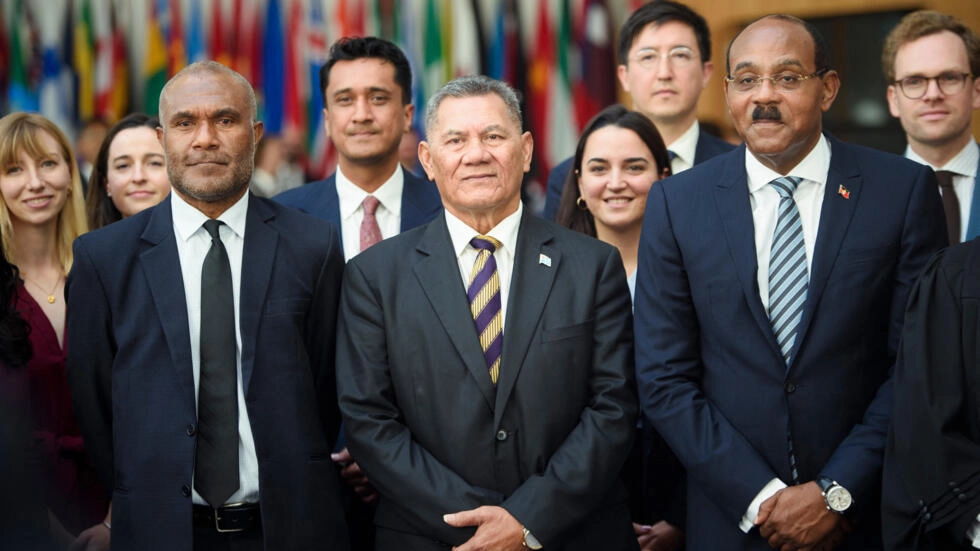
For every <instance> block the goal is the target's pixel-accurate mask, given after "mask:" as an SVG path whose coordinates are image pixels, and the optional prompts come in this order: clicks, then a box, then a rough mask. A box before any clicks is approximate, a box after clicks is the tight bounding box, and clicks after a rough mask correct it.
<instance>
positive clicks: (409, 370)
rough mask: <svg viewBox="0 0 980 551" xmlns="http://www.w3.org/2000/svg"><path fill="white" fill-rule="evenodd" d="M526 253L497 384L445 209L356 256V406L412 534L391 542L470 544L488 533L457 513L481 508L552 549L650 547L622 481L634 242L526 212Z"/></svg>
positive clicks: (397, 515) (352, 373)
mask: <svg viewBox="0 0 980 551" xmlns="http://www.w3.org/2000/svg"><path fill="white" fill-rule="evenodd" d="M514 264H515V265H514V271H513V278H512V283H511V287H510V297H509V303H508V309H507V319H506V322H505V324H506V325H505V327H504V337H503V338H504V348H503V356H502V362H501V368H500V369H501V375H500V380H499V382H498V384H497V386H496V388H495V387H494V386H493V385H492V384H491V382H490V377H489V375H488V373H487V368H486V363H485V361H484V358H483V353H482V351H481V349H480V344H479V340H478V338H477V334H476V330H475V329H474V324H473V318H472V317H471V316H470V312H469V305H468V303H467V299H466V291H465V289H464V288H463V282H462V280H461V278H460V271H459V265H458V262H457V259H456V255H455V253H454V250H453V246H452V242H451V239H450V236H449V231H448V229H447V226H446V220H445V215H440V216H439V217H437V218H436V219H435V220H434V221H432V222H430V223H429V224H427V225H425V226H422V227H419V228H416V229H415V230H412V231H409V232H406V233H402V234H400V235H398V236H396V237H393V238H391V239H388V240H385V241H382V242H381V243H379V244H378V245H375V246H374V247H371V248H370V249H368V250H367V251H365V252H364V253H361V254H360V255H358V256H357V257H355V258H354V259H352V260H351V261H350V262H349V263H348V264H347V272H346V275H345V278H346V280H345V282H344V289H343V292H342V293H341V310H340V312H341V313H340V321H339V325H340V331H339V335H338V343H337V346H338V351H337V354H338V355H337V367H338V369H337V375H338V389H339V392H340V404H341V411H342V413H343V415H344V423H345V424H346V427H347V431H348V438H349V447H350V450H351V453H352V455H353V456H354V457H357V458H358V463H359V464H360V465H361V467H362V468H364V470H365V471H366V472H367V475H368V477H369V478H370V479H371V481H372V482H373V483H374V484H375V486H376V487H377V488H378V490H379V491H380V493H381V496H382V497H381V502H380V504H379V508H378V513H377V517H376V519H375V522H376V524H377V525H378V526H379V527H380V528H381V529H387V530H389V531H395V532H398V533H403V534H405V535H406V537H404V538H402V539H400V540H399V542H398V545H392V546H391V548H392V549H394V548H400V549H406V548H409V549H440V548H443V547H444V546H445V545H460V544H462V543H463V542H464V541H466V540H467V539H469V538H470V537H471V536H472V535H473V532H474V530H473V529H472V528H469V529H463V528H453V527H451V526H449V525H447V524H445V523H444V522H443V521H442V516H443V515H444V514H446V513H454V512H458V511H463V510H467V509H473V508H476V507H479V506H481V505H500V506H503V507H504V508H506V509H507V510H508V511H509V512H510V513H511V514H512V515H513V516H514V517H515V518H516V519H517V520H518V521H519V522H521V523H522V524H524V525H525V526H526V527H527V528H528V529H529V530H530V531H531V532H532V533H533V534H534V535H535V537H537V538H538V539H539V540H540V541H541V543H543V544H544V546H545V548H546V549H582V550H585V549H600V548H601V549H631V548H635V547H636V540H635V538H634V537H633V536H632V533H631V532H632V531H631V528H630V523H629V516H628V512H627V510H626V505H625V491H624V489H623V487H622V485H621V484H620V483H619V482H618V475H619V472H620V470H621V468H622V466H623V463H624V461H625V459H626V456H627V454H628V452H629V449H630V445H631V443H632V434H633V428H634V427H635V421H636V419H635V415H636V407H637V406H636V398H635V388H634V381H633V372H632V361H631V358H630V353H631V351H632V331H631V323H632V322H631V319H630V311H631V310H630V295H629V291H628V288H627V286H626V277H625V272H624V270H623V264H622V261H621V259H620V257H619V254H618V253H617V252H616V251H615V249H613V248H612V247H610V246H609V245H606V244H604V243H601V242H599V241H597V240H595V239H592V238H589V237H586V236H584V235H582V234H578V233H574V232H572V231H570V230H567V229H564V228H560V227H558V226H557V225H555V224H553V223H551V222H547V221H544V220H541V219H539V218H536V217H534V216H532V215H530V214H528V213H527V212H525V214H524V216H523V218H522V219H521V225H520V231H519V236H518V241H517V251H516V255H515V263H514ZM549 264H550V265H549ZM379 536H380V532H379ZM379 548H380V549H385V548H386V547H385V545H384V543H383V541H382V540H381V539H379Z"/></svg>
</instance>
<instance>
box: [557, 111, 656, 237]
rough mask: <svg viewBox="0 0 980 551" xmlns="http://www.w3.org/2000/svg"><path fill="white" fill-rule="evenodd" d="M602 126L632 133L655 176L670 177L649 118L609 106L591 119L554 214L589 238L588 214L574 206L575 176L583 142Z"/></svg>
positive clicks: (591, 224) (590, 221) (579, 167)
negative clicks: (643, 148)
mask: <svg viewBox="0 0 980 551" xmlns="http://www.w3.org/2000/svg"><path fill="white" fill-rule="evenodd" d="M606 126H618V127H619V128H625V129H627V130H632V131H633V132H634V133H636V135H637V136H639V137H640V140H642V141H643V143H644V144H646V146H647V149H649V150H650V154H651V155H652V156H653V161H654V162H655V163H657V171H658V174H660V176H661V177H662V178H663V177H666V176H670V159H669V158H668V156H667V146H665V145H664V140H663V138H661V137H660V132H658V131H657V127H656V126H654V125H653V123H652V122H650V119H648V118H646V117H645V116H644V115H642V114H641V113H638V112H636V111H630V110H629V109H627V108H625V107H623V106H622V105H610V106H609V107H606V108H605V109H603V110H602V111H600V112H599V114H597V115H596V116H594V117H592V120H590V121H589V123H588V124H587V125H585V129H584V130H582V137H580V138H579V140H578V145H577V146H575V158H574V161H573V164H572V170H570V171H568V177H567V178H566V179H565V188H564V190H563V191H562V194H561V201H560V202H559V203H558V215H557V217H556V221H557V222H558V223H559V224H561V225H562V226H565V227H566V228H570V229H573V230H575V231H577V232H581V233H584V234H586V235H590V236H592V237H595V236H596V231H595V218H593V217H592V213H591V212H589V211H587V210H584V209H580V208H579V206H578V199H579V197H581V192H580V191H579V189H578V177H579V175H580V174H581V173H582V162H583V157H584V156H585V143H586V142H588V141H589V136H591V135H592V133H593V132H595V131H596V130H599V129H600V128H603V127H606Z"/></svg>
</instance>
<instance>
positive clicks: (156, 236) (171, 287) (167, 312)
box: [139, 198, 195, 408]
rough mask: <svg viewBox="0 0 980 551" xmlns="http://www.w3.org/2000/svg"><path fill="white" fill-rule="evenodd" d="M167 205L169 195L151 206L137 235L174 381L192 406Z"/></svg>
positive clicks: (183, 302)
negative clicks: (140, 243)
mask: <svg viewBox="0 0 980 551" xmlns="http://www.w3.org/2000/svg"><path fill="white" fill-rule="evenodd" d="M170 209H171V207H170V198H167V199H165V200H164V201H163V202H162V203H160V205H159V206H157V207H156V208H155V209H153V212H152V214H151V215H150V220H149V223H147V225H146V228H145V229H144V230H143V234H142V235H141V236H140V237H141V239H142V240H143V242H144V243H145V244H146V245H147V248H146V249H145V250H144V251H143V252H142V253H140V257H139V258H140V264H141V265H142V268H143V274H144V275H145V276H146V280H147V284H148V287H149V289H150V295H151V296H152V297H153V304H154V306H156V309H157V313H158V315H159V317H160V325H161V326H162V327H163V334H164V336H165V337H166V340H167V349H168V350H169V351H170V360H171V364H172V365H173V367H174V371H175V372H176V377H177V382H178V384H179V385H180V387H181V389H183V392H182V393H181V394H182V395H183V396H184V397H185V398H186V399H187V400H188V404H189V405H190V407H191V408H194V407H195V399H194V365H193V360H192V358H191V339H190V329H189V328H188V325H187V298H186V295H185V294H184V280H183V278H182V277H181V275H180V256H179V255H178V254H177V238H176V236H175V235H174V225H173V214H172V211H171V210H170ZM175 266H176V267H177V269H176V270H174V267H175Z"/></svg>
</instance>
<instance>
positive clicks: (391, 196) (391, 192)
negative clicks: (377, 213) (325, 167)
mask: <svg viewBox="0 0 980 551" xmlns="http://www.w3.org/2000/svg"><path fill="white" fill-rule="evenodd" d="M402 170H403V169H402V167H401V165H398V167H396V168H395V171H394V172H393V173H392V174H391V176H390V177H389V178H388V179H387V180H385V183H383V184H381V187H379V188H378V189H376V190H374V193H371V194H370V195H374V197H375V198H376V199H377V200H378V202H379V203H381V206H382V207H384V208H385V210H387V211H388V212H390V213H392V214H394V215H395V216H401V212H402V189H403V188H404V187H405V175H404V173H403V172H402ZM336 179H337V198H338V199H339V201H340V219H341V220H344V219H346V218H349V217H351V216H353V215H354V213H355V212H357V209H359V208H361V203H362V202H364V198H365V197H367V196H368V195H369V194H368V192H366V191H364V190H363V189H361V188H360V187H358V186H357V185H356V184H354V182H351V181H350V180H349V179H348V178H347V176H344V173H343V172H341V170H340V167H339V166H338V167H337V174H336Z"/></svg>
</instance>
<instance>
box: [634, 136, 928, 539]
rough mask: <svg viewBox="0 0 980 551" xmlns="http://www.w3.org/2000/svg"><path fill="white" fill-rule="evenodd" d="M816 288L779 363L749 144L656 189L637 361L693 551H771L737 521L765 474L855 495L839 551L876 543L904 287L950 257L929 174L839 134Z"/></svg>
mask: <svg viewBox="0 0 980 551" xmlns="http://www.w3.org/2000/svg"><path fill="white" fill-rule="evenodd" d="M830 148H831V161H830V171H829V174H828V179H827V184H826V191H825V194H824V199H823V207H822V212H821V217H820V225H819V230H818V234H817V240H816V245H815V250H814V257H813V259H812V271H811V274H810V282H809V292H808V295H807V299H806V303H805V305H804V312H803V318H802V321H801V326H800V330H799V333H798V336H797V339H796V344H795V346H794V351H793V356H792V360H791V364H790V365H789V366H788V368H787V366H786V364H785V362H784V360H783V357H782V355H781V354H780V350H779V347H778V345H777V343H776V339H775V337H774V335H773V332H772V329H771V325H770V323H769V319H768V317H767V314H766V310H765V308H764V307H763V305H762V301H761V300H760V298H759V290H758V284H757V279H756V271H757V262H756V258H757V257H756V247H755V238H754V229H753V228H754V223H753V218H752V211H751V207H750V199H749V190H748V185H747V182H746V180H747V178H746V173H745V155H746V149H745V146H741V147H739V148H738V149H736V150H735V151H733V152H731V153H728V154H725V155H722V156H719V157H716V158H715V159H712V160H711V161H708V162H707V163H704V164H702V165H699V166H697V167H694V168H693V169H691V170H688V171H685V172H683V173H681V174H678V175H677V176H674V177H671V178H669V179H668V180H665V181H664V182H663V183H662V184H661V185H657V186H654V187H653V188H652V189H651V191H650V195H649V199H648V202H647V208H646V213H645V216H644V223H643V233H642V237H641V239H640V252H639V266H638V270H639V271H638V278H637V290H636V298H635V302H634V306H635V312H636V357H637V365H636V368H637V377H638V386H639V392H640V402H641V405H642V407H643V411H644V414H645V416H646V418H647V419H648V420H649V421H651V422H652V423H653V425H654V426H655V427H656V429H657V430H658V431H659V432H660V433H661V434H662V435H663V437H664V438H665V439H666V440H667V442H668V443H669V444H670V446H671V448H672V449H673V450H674V452H675V453H676V455H677V457H678V458H679V459H680V461H681V463H683V464H684V466H685V468H686V470H687V476H688V478H687V480H688V492H687V496H688V515H687V528H688V530H687V537H688V540H687V546H688V547H687V548H688V549H689V550H695V551H697V550H708V549H710V550H718V549H722V550H725V549H733V550H734V549H757V550H760V551H761V550H764V549H769V546H768V544H767V542H766V541H765V540H764V539H763V538H761V537H760V536H759V535H758V531H757V530H755V529H753V530H752V531H750V532H749V534H743V533H742V532H741V530H739V527H738V524H739V520H740V519H741V517H742V515H743V514H744V513H745V511H746V509H747V508H748V505H749V503H750V502H751V501H752V499H753V498H754V497H755V496H756V495H757V494H758V493H759V491H760V490H762V488H763V486H765V485H766V483H768V482H769V481H770V480H771V479H773V478H779V479H781V480H783V481H784V482H789V481H791V480H792V476H791V474H790V464H789V459H788V457H789V454H788V450H787V447H788V446H787V435H788V434H792V441H793V446H794V451H795V453H796V456H797V460H798V468H799V474H800V480H802V481H804V482H805V481H812V480H815V479H816V478H818V477H819V476H827V477H829V478H831V479H833V480H836V481H837V482H839V483H840V484H841V485H843V486H844V487H845V488H847V489H848V490H849V491H850V492H851V493H852V495H853V497H854V509H855V520H856V525H857V527H856V531H855V533H853V534H851V535H850V536H848V537H847V539H846V540H845V543H844V544H843V546H842V549H874V548H879V547H880V545H881V544H880V521H879V519H878V515H877V511H878V502H879V497H878V496H879V492H880V478H881V464H882V453H883V450H884V446H885V439H886V433H887V430H888V424H889V418H890V412H891V403H892V388H891V373H892V366H893V363H894V360H895V355H896V349H897V345H898V340H899V336H900V334H901V327H902V320H903V310H904V306H905V302H906V297H907V296H908V293H909V289H910V288H911V286H912V284H913V283H914V282H915V280H916V277H917V276H918V274H919V272H920V270H921V269H922V267H923V266H924V265H925V264H926V262H927V260H928V258H929V257H930V256H931V255H932V254H933V253H934V252H935V251H936V250H938V249H940V248H941V247H943V246H945V244H946V234H945V220H944V218H943V211H942V204H941V203H940V200H939V196H938V194H937V193H936V181H935V176H934V175H933V173H932V171H931V170H929V169H928V168H927V167H924V166H922V165H919V164H917V163H913V162H910V161H908V160H905V159H902V158H901V157H898V156H895V155H891V154H887V153H882V152H879V151H874V150H871V149H867V148H864V147H859V146H855V145H849V144H845V143H842V142H840V141H837V140H835V139H832V138H831V139H830Z"/></svg>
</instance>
